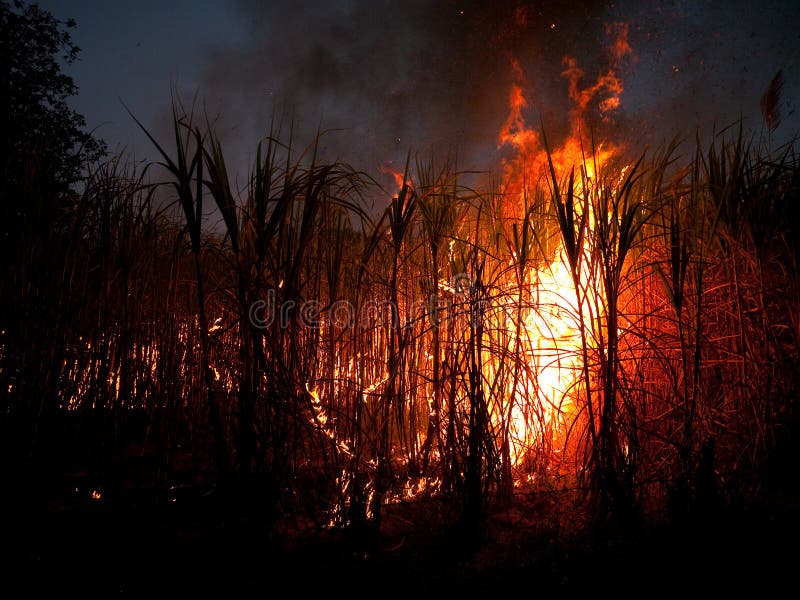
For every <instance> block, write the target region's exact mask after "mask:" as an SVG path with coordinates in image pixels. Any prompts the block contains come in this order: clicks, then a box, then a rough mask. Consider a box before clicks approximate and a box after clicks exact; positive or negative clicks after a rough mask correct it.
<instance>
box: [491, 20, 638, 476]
mask: <svg viewBox="0 0 800 600" xmlns="http://www.w3.org/2000/svg"><path fill="white" fill-rule="evenodd" d="M608 32H609V33H612V34H614V36H615V39H614V41H613V43H612V44H611V47H610V55H611V62H612V64H611V66H610V67H609V68H608V69H607V70H606V71H605V72H603V73H601V74H600V75H599V76H598V77H597V79H596V81H595V82H594V83H593V84H592V85H589V86H583V85H582V81H583V79H584V77H585V73H584V71H583V69H581V68H580V66H579V65H578V61H577V60H576V59H575V58H573V57H569V56H565V57H564V60H563V62H564V65H565V69H564V71H563V73H562V75H563V76H564V77H565V78H566V79H567V80H568V84H569V87H568V93H569V99H570V101H571V103H572V107H571V109H570V111H569V134H568V136H567V137H566V139H565V140H564V141H563V142H562V143H561V144H560V145H559V146H557V147H555V148H552V147H551V149H550V150H551V152H550V158H551V159H552V161H553V166H554V167H555V169H556V174H557V176H563V175H564V174H565V173H568V172H569V171H570V170H571V169H573V168H580V167H583V168H584V169H585V175H586V177H587V178H589V179H591V178H593V177H595V170H596V169H599V168H601V167H602V165H604V164H605V163H607V161H608V160H609V159H610V158H612V157H613V156H614V155H615V154H617V153H618V152H619V148H618V147H617V146H615V145H614V144H612V143H609V142H605V143H601V144H596V145H594V150H593V151H592V145H591V144H589V143H585V140H584V136H585V135H586V134H587V133H588V132H589V127H587V122H588V119H589V114H590V112H591V111H597V113H599V115H600V117H601V118H602V119H606V118H608V116H609V113H611V112H613V111H614V110H616V109H617V108H619V106H620V99H619V97H620V95H621V94H622V92H623V90H624V85H623V81H622V79H621V78H620V77H619V76H618V75H617V74H616V71H615V69H616V67H617V65H618V63H619V62H620V61H621V60H622V59H623V58H624V57H626V56H628V55H630V54H631V52H632V51H631V47H630V45H629V43H628V26H627V25H626V24H614V25H613V26H611V27H609V28H608ZM511 66H512V73H513V76H514V82H513V83H512V85H511V89H510V92H509V108H508V116H507V118H506V119H505V121H504V122H503V124H502V126H501V128H500V132H499V134H498V147H509V148H510V149H511V150H512V156H511V157H510V158H508V159H506V160H505V161H504V163H503V169H504V175H505V179H506V182H507V191H508V193H509V194H510V195H511V197H515V198H520V201H519V202H518V204H519V205H520V206H521V205H522V204H523V202H522V200H521V195H522V193H523V191H524V187H525V186H526V185H529V184H533V185H535V184H536V183H537V182H538V181H543V180H544V181H548V180H549V162H548V156H547V151H546V149H545V147H544V144H543V141H542V140H541V139H540V135H539V134H538V133H537V132H536V131H534V130H533V129H531V128H529V127H528V125H527V123H526V121H525V116H524V111H525V109H527V108H529V104H528V100H527V99H526V97H525V94H524V92H523V90H524V89H529V88H530V86H529V85H528V84H527V82H526V78H525V74H524V72H523V70H522V68H521V67H520V64H519V62H517V61H516V60H514V61H512V65H511ZM579 181H580V180H579ZM576 193H577V194H578V195H579V196H581V195H582V194H583V193H584V191H583V189H582V187H581V184H580V183H578V184H577V186H576ZM584 243H586V242H584ZM583 276H584V278H586V277H588V276H589V275H588V273H584V274H583ZM526 285H527V286H528V287H529V289H530V290H531V292H532V294H533V293H535V294H536V297H537V302H536V307H535V308H534V309H532V310H529V311H528V312H527V313H526V314H525V315H523V316H522V318H523V321H524V328H525V336H526V346H527V347H526V348H525V349H523V350H522V353H523V354H524V355H525V359H526V362H527V364H528V366H529V369H528V371H527V373H526V375H525V377H523V378H522V380H521V381H519V382H518V383H517V387H516V389H514V390H512V393H511V396H512V399H513V400H512V401H513V402H514V404H513V405H512V407H511V410H510V416H511V423H510V425H509V427H510V444H511V448H510V455H511V462H512V464H513V465H514V466H517V467H518V466H520V465H521V463H522V462H523V459H524V458H525V456H526V454H527V453H528V452H529V450H530V449H531V448H532V447H533V446H534V442H535V441H536V440H539V441H546V442H550V443H552V444H553V446H555V445H556V444H558V443H559V442H564V441H565V435H566V430H567V429H568V427H569V419H570V418H571V416H572V415H574V414H575V412H576V408H575V405H574V404H573V401H572V398H573V397H574V396H575V389H576V383H577V382H578V377H579V372H580V369H581V361H580V355H581V352H580V350H581V343H582V342H581V331H580V325H579V320H578V312H577V311H578V310H579V307H578V306H577V304H578V303H577V298H576V295H575V290H574V286H573V285H574V284H573V281H572V275H571V272H570V269H569V267H568V265H567V263H566V262H565V254H564V251H563V248H562V247H561V245H560V244H559V246H558V247H557V249H556V251H555V254H554V256H553V258H552V261H551V262H550V264H549V265H547V266H546V267H544V268H541V269H539V270H533V271H531V272H529V273H528V274H527V282H526ZM498 417H499V415H498Z"/></svg>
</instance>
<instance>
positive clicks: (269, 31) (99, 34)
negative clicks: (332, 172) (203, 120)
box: [41, 0, 800, 173]
mask: <svg viewBox="0 0 800 600" xmlns="http://www.w3.org/2000/svg"><path fill="white" fill-rule="evenodd" d="M41 4H42V6H43V7H45V8H46V9H48V10H50V11H51V12H53V13H54V14H55V15H56V16H57V17H59V18H62V19H66V18H70V17H72V18H75V19H76V20H77V22H78V27H77V30H75V31H74V34H73V35H74V40H75V42H76V43H77V44H78V45H79V46H80V47H81V48H82V50H83V52H82V59H81V62H80V63H78V64H77V65H75V66H73V67H72V68H71V70H70V73H71V74H72V75H73V77H74V78H75V80H76V83H77V84H78V85H79V87H80V90H81V92H80V96H79V97H78V98H76V99H75V101H74V106H75V107H76V108H77V109H78V110H79V111H81V112H82V113H83V114H84V115H85V116H86V118H87V121H88V125H89V126H90V127H99V128H98V130H97V131H98V133H99V135H100V136H101V137H104V138H105V139H106V140H107V141H108V142H109V145H110V146H111V147H112V148H114V147H117V146H126V147H127V148H128V149H129V150H132V151H133V152H134V153H135V155H136V156H137V158H155V153H154V151H153V150H152V148H150V147H149V145H148V144H147V143H146V142H145V141H144V140H143V138H142V137H141V135H140V134H138V133H137V131H136V127H135V125H134V124H133V123H132V121H131V119H130V118H129V117H128V115H127V114H126V113H125V111H124V109H123V107H122V105H121V103H120V101H119V99H118V98H121V99H122V100H123V101H124V102H125V103H126V104H127V105H128V106H129V107H130V108H131V109H132V110H133V111H134V113H135V114H137V116H139V117H140V119H141V120H142V121H143V122H144V123H145V124H147V125H148V126H149V127H152V128H153V130H154V131H155V132H156V133H157V134H158V133H159V132H164V131H166V129H165V127H166V124H167V120H168V115H169V97H170V86H171V85H174V86H175V87H176V88H177V89H178V90H179V93H180V94H181V95H182V97H184V98H188V99H190V98H191V97H192V95H193V94H194V93H195V92H197V93H198V96H197V97H198V106H200V109H199V110H201V111H202V110H205V111H206V112H207V113H208V114H209V115H211V117H212V118H214V119H215V120H216V127H217V129H218V131H219V132H220V133H221V134H222V136H223V140H224V141H225V143H226V145H227V148H228V150H229V156H230V157H231V160H232V161H233V162H236V163H238V165H234V166H233V168H234V169H241V167H240V165H242V164H245V161H246V160H247V158H248V157H249V156H250V155H251V154H252V152H253V149H254V146H255V143H256V142H257V140H258V139H259V138H260V137H261V136H263V135H264V134H265V133H267V130H268V127H269V121H270V118H271V115H272V114H273V111H275V110H276V107H277V114H279V115H281V116H285V117H287V119H288V118H291V117H293V118H294V120H295V123H296V127H295V129H296V131H297V132H299V133H298V137H299V140H300V141H301V142H306V141H308V140H309V139H310V136H311V135H312V134H313V132H314V131H315V130H316V129H317V127H319V126H320V125H322V127H323V128H342V129H343V131H340V132H337V133H335V134H333V135H332V136H330V137H328V138H326V139H327V141H326V143H325V146H326V151H327V152H328V153H329V154H330V157H332V158H341V159H344V160H347V161H349V162H351V163H354V164H355V165H356V166H358V167H360V168H364V169H366V170H368V171H370V172H373V173H374V172H376V171H377V166H378V164H380V163H381V162H382V161H385V160H394V161H401V160H402V159H403V158H404V156H405V154H406V152H407V151H408V148H409V145H413V147H414V148H415V149H419V150H423V151H425V150H427V149H429V148H433V149H436V150H439V151H450V150H455V149H456V146H457V150H458V152H459V156H460V163H461V164H462V165H463V166H464V167H469V168H486V167H488V166H490V165H491V163H492V160H493V159H494V158H496V141H495V136H496V133H497V131H498V129H499V127H500V124H501V123H502V121H503V119H504V118H505V116H506V101H507V94H508V87H509V84H510V82H511V69H510V67H509V65H510V58H511V57H512V56H513V57H515V58H516V59H518V60H519V61H520V63H521V65H522V66H523V68H524V69H525V72H526V75H527V78H528V80H529V83H530V88H529V89H528V93H529V95H530V96H531V98H532V99H533V100H534V102H535V105H534V107H533V108H532V110H531V111H530V114H529V115H528V116H529V117H530V118H529V121H530V122H531V123H533V124H536V123H538V117H539V114H540V113H541V115H542V117H543V118H544V121H545V124H546V125H547V126H548V127H552V129H553V130H554V131H558V130H559V128H560V127H562V126H563V124H564V123H563V122H564V119H565V115H566V113H567V111H568V109H569V104H568V102H567V94H566V90H567V84H566V81H565V80H564V78H563V77H562V76H561V71H562V70H563V67H562V64H561V58H562V57H563V56H564V55H567V54H569V55H572V56H574V57H576V58H577V59H578V61H579V62H580V64H581V65H582V66H583V67H584V68H585V70H586V73H587V79H588V78H589V77H593V76H594V75H596V74H597V72H598V70H599V69H601V68H603V67H604V65H605V64H606V56H607V52H606V51H605V48H606V47H607V44H608V41H609V37H608V35H607V34H606V25H607V24H608V23H613V22H620V21H624V22H626V23H628V24H629V26H630V43H631V46H632V48H633V52H634V57H633V58H632V59H629V60H626V61H625V62H624V63H623V65H622V67H621V70H620V75H621V76H622V77H623V79H624V81H625V91H624V93H623V94H622V96H621V101H622V106H621V108H620V109H619V111H617V113H616V114H615V115H614V118H613V120H612V121H611V123H610V124H608V123H607V124H606V126H607V127H610V129H611V130H614V129H616V130H617V131H616V132H615V133H614V132H612V133H611V135H616V136H621V137H623V138H624V139H625V140H627V141H628V143H629V144H633V145H636V146H641V145H644V144H654V143H658V142H661V141H663V140H665V139H667V138H671V137H673V136H674V135H675V134H683V135H686V136H688V137H693V136H694V131H695V128H696V127H698V126H699V127H701V128H702V129H703V131H710V130H711V128H712V127H713V126H714V124H715V123H716V125H717V127H718V128H719V127H720V126H723V125H727V124H729V123H731V121H733V120H734V119H736V118H737V117H738V116H739V115H740V114H741V115H744V117H745V124H746V126H748V127H750V128H752V130H753V131H755V132H756V133H758V132H760V131H762V130H763V129H762V122H761V120H760V112H759V99H760V96H761V94H762V93H763V91H764V90H765V88H766V87H767V85H768V84H769V82H770V80H771V79H772V77H773V75H774V74H775V72H776V71H777V70H778V69H783V74H784V80H785V85H784V94H783V103H782V106H781V108H782V112H783V116H784V122H783V123H782V125H781V126H780V128H779V129H778V131H777V135H776V137H777V138H780V139H787V138H788V137H789V136H790V135H791V134H793V133H796V132H798V131H800V126H799V124H800V119H799V118H798V115H797V113H796V112H794V110H795V108H796V102H797V98H798V93H799V92H800V27H798V25H800V3H796V2H774V1H772V2H770V1H768V2H765V3H763V4H762V6H758V7H757V6H756V3H754V2H741V1H734V2H685V1H678V0H671V1H666V2H658V1H655V0H652V1H646V2H584V1H581V0H571V1H569V2H564V3H560V4H559V3H553V2H500V3H499V5H497V4H495V5H492V6H490V4H489V3H482V2H469V1H462V2H456V1H448V0H440V1H438V2H435V1H432V0H425V1H422V0H407V1H405V2H386V1H380V0H377V1H368V0H344V1H343V0H339V1H330V0H310V1H308V0H292V1H285V0H274V1H272V2H269V1H268V2H257V1H255V0H240V1H238V2H231V3H223V2H206V1H202V0H193V1H192V0H179V1H173V2H169V3H165V5H164V6H162V5H161V3H159V2H154V1H151V0H147V1H142V0H138V1H137V2H135V3H132V2H123V1H120V2H92V1H88V0H84V1H81V0H74V1H70V2H66V1H62V2H59V1H57V0H47V1H44V2H41ZM160 135H162V136H163V135H164V134H163V133H161V134H160Z"/></svg>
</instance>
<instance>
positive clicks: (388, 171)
mask: <svg viewBox="0 0 800 600" xmlns="http://www.w3.org/2000/svg"><path fill="white" fill-rule="evenodd" d="M380 171H381V173H383V174H384V175H391V177H392V179H394V184H395V186H396V187H397V191H396V192H394V194H393V195H395V194H397V193H399V192H400V190H401V189H403V184H404V183H405V181H406V179H405V176H404V174H403V173H401V172H400V171H397V170H395V169H394V168H393V167H392V161H390V160H389V161H386V162H383V163H381V165H380Z"/></svg>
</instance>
